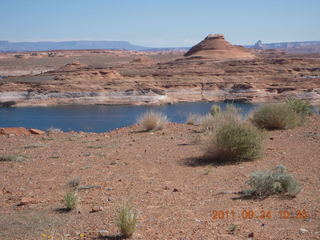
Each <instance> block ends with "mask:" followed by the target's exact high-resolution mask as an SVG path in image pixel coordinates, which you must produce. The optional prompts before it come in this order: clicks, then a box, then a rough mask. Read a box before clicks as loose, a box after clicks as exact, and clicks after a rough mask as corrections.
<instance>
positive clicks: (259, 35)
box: [0, 0, 320, 47]
mask: <svg viewBox="0 0 320 240" xmlns="http://www.w3.org/2000/svg"><path fill="white" fill-rule="evenodd" d="M209 33H223V34H225V36H226V39H227V40H229V41H230V42H232V43H234V44H252V43H254V42H256V41H257V40H259V39H261V40H262V41H263V42H281V41H309V40H310V41H312V40H320V0H220V1H217V0H157V1H152V0H0V40H10V41H40V40H54V41H62V40H127V41H130V42H132V43H134V44H139V45H144V46H150V47H175V46H191V45H193V44H195V43H197V42H198V41H200V40H202V39H203V38H204V37H205V36H206V35H208V34H209Z"/></svg>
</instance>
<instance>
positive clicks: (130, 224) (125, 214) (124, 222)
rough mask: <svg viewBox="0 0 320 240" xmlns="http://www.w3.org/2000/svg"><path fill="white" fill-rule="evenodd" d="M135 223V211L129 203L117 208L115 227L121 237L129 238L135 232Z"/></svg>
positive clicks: (136, 219) (136, 217)
mask: <svg viewBox="0 0 320 240" xmlns="http://www.w3.org/2000/svg"><path fill="white" fill-rule="evenodd" d="M137 222H138V212H137V210H136V209H135V208H134V207H133V206H132V205H131V204H130V203H125V204H123V205H122V206H121V207H120V208H119V210H118V216H117V226H118V227H119V229H120V232H121V234H122V236H123V237H125V238H129V237H131V236H132V235H133V233H134V232H135V230H136V226H137Z"/></svg>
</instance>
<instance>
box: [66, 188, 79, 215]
mask: <svg viewBox="0 0 320 240" xmlns="http://www.w3.org/2000/svg"><path fill="white" fill-rule="evenodd" d="M64 203H65V206H66V209H67V210H69V211H70V210H72V209H75V208H76V206H77V203H78V197H77V193H76V192H75V191H70V192H68V193H67V194H66V195H64Z"/></svg>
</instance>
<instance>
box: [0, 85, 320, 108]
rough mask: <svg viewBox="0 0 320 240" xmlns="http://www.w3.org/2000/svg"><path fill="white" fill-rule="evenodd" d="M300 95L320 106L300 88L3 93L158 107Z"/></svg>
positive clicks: (3, 99) (22, 98)
mask: <svg viewBox="0 0 320 240" xmlns="http://www.w3.org/2000/svg"><path fill="white" fill-rule="evenodd" d="M287 97H296V98H301V99H304V100H308V101H310V103H311V104H313V105H315V106H317V105H320V91H318V89H315V90H314V91H312V92H305V91H299V92H295V93H291V94H290V93H287V92H284V93H281V94H279V93H270V92H266V91H265V90H264V89H250V90H249V91H245V90H241V91H238V92H236V93H234V92H231V90H230V89H224V90H207V91H199V90H197V89H193V90H189V91H188V89H183V90H178V91H176V90H170V91H165V92H163V93H162V94H161V95H159V94H154V93H153V92H152V93H149V94H139V93H137V92H136V93H127V92H106V91H105V92H51V93H50V92H49V93H30V92H27V91H19V92H18V91H10V92H9V91H8V92H0V107H41V106H43V107H50V106H65V105H132V106H140V105H142V106H158V105H167V104H176V103H184V102H206V101H207V102H226V103H228V102H231V103H232V102H234V103H272V102H280V101H284V100H285V99H286V98H287Z"/></svg>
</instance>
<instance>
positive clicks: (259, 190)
mask: <svg viewBox="0 0 320 240" xmlns="http://www.w3.org/2000/svg"><path fill="white" fill-rule="evenodd" d="M246 183H247V185H249V186H250V189H248V190H245V191H243V194H244V195H245V196H253V197H257V198H266V197H268V196H270V195H273V194H287V195H289V196H291V197H294V196H296V195H297V194H298V193H299V192H300V190H301V188H300V185H299V183H298V182H297V180H296V179H295V178H294V177H293V176H291V175H290V174H289V173H288V171H287V168H286V167H285V166H283V165H280V166H277V167H275V168H273V169H270V170H264V171H256V172H253V173H251V174H250V179H249V180H248V181H247V182H246Z"/></svg>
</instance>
